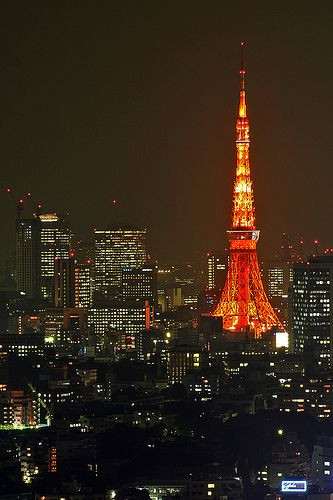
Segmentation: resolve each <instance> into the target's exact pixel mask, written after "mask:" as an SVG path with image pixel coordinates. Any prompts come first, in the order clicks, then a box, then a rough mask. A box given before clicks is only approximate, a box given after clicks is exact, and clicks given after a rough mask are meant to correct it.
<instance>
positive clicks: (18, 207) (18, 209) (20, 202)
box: [6, 187, 24, 219]
mask: <svg viewBox="0 0 333 500" xmlns="http://www.w3.org/2000/svg"><path fill="white" fill-rule="evenodd" d="M6 193H7V194H8V195H9V196H10V199H11V200H12V201H13V202H14V203H15V204H16V213H17V218H18V219H20V218H21V213H22V211H23V209H24V200H23V198H19V200H18V201H17V202H16V201H15V200H14V197H13V195H12V190H11V188H10V187H6Z"/></svg>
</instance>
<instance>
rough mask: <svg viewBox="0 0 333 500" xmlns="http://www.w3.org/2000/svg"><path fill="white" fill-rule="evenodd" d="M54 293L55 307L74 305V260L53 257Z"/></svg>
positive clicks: (71, 258)
mask: <svg viewBox="0 0 333 500" xmlns="http://www.w3.org/2000/svg"><path fill="white" fill-rule="evenodd" d="M54 288H55V293H54V305H55V306H56V307H75V260H74V258H73V257H70V258H69V259H57V258H56V259H55V286H54Z"/></svg>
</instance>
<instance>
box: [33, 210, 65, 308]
mask: <svg viewBox="0 0 333 500" xmlns="http://www.w3.org/2000/svg"><path fill="white" fill-rule="evenodd" d="M39 219H40V221H41V233H40V273H41V293H42V296H43V297H44V298H46V299H49V300H50V301H52V302H53V301H54V284H55V261H56V259H69V257H70V253H71V252H70V251H71V231H70V228H69V225H68V223H67V222H66V221H64V220H62V219H61V218H60V217H59V216H58V215H57V214H42V215H40V216H39Z"/></svg>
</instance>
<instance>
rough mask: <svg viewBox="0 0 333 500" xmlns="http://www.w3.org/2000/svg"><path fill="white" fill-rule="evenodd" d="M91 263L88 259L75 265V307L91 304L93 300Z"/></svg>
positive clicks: (86, 306)
mask: <svg viewBox="0 0 333 500" xmlns="http://www.w3.org/2000/svg"><path fill="white" fill-rule="evenodd" d="M93 285H94V280H93V265H92V262H91V261H90V260H88V261H86V262H85V263H83V264H77V265H76V267H75V307H84V308H85V309H88V307H91V306H92V301H93Z"/></svg>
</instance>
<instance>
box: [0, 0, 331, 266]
mask: <svg viewBox="0 0 333 500" xmlns="http://www.w3.org/2000/svg"><path fill="white" fill-rule="evenodd" d="M0 9H1V11H0V25H1V26H0V51H1V55H0V64H1V71H0V91H1V94H0V99H1V113H0V126H1V130H0V164H1V172H2V174H1V183H0V185H1V191H2V194H1V193H0V207H1V210H2V213H3V217H2V218H1V221H2V223H1V224H2V227H1V234H2V244H1V250H0V262H3V261H4V259H5V258H6V257H7V256H8V254H9V252H10V250H13V249H14V238H15V233H14V222H15V214H16V211H15V205H14V202H13V201H11V200H10V199H9V198H8V196H7V195H6V193H5V188H6V186H7V185H9V186H12V187H13V189H14V190H15V191H16V193H17V194H15V196H17V197H18V196H20V195H22V194H24V193H26V192H27V191H31V192H32V193H33V195H34V198H35V199H36V200H38V201H41V202H42V203H43V204H44V206H45V207H46V211H57V212H59V213H65V212H69V213H70V219H71V222H72V227H73V230H74V232H75V233H76V234H77V235H78V236H80V237H84V238H88V237H89V236H91V233H92V228H93V227H94V226H97V227H103V226H107V225H108V224H114V223H117V222H121V223H132V224H136V225H139V226H142V227H146V228H147V230H148V233H149V249H150V252H151V254H152V256H153V257H155V258H158V259H161V260H162V261H165V260H167V261H172V260H173V259H182V260H185V259H193V258H197V257H198V256H199V255H200V254H201V253H203V252H206V251H207V250H210V249H218V248H223V247H224V246H225V245H226V238H225V230H226V229H227V226H228V224H229V222H230V210H231V194H232V179H233V173H234V164H235V161H234V157H235V150H234V142H233V141H234V135H235V133H234V128H235V115H236V109H237V103H238V90H239V75H238V71H239V60H240V49H239V43H240V41H241V40H245V42H246V49H245V65H246V70H247V75H246V85H247V100H248V112H249V117H250V126H251V137H252V142H251V145H252V150H251V152H252V154H251V164H252V173H253V180H254V189H255V200H256V211H257V226H258V228H259V229H261V240H260V242H259V252H260V254H261V255H262V256H264V257H265V258H269V257H270V256H271V254H272V253H273V252H275V251H276V248H277V247H278V246H279V244H280V240H281V233H282V232H283V231H287V232H289V233H290V234H291V236H294V237H295V238H299V237H300V236H303V237H304V238H305V239H306V241H307V242H308V244H309V245H310V242H311V241H312V240H313V239H314V238H318V239H319V240H320V242H321V244H322V247H325V246H328V245H330V246H333V245H332V244H333V238H332V215H333V213H332V212H333V211H332V187H333V182H332V178H333V174H332V171H333V141H332V132H333V121H332V117H333V97H332V84H333V67H332V45H333V31H332V25H333V4H332V2H330V1H321V2H315V1H311V2H310V1H304V0H303V1H300V2H298V1H294V0H293V1H285V2H284V1H280V2H267V1H265V2H255V1H254V2H249V1H247V2H225V1H222V0H220V1H216V2H215V1H203V0H202V1H195V0H189V1H182V0H172V1H171V0H170V1H162V0H151V1H139V0H137V1H131V2H128V1H121V2H115V1H111V0H109V1H93V0H91V1H85V0H80V1H73V0H71V1H68V0H66V1H60V0H53V1H51V0H48V1H45V0H42V1H33V0H30V1H29V2H27V1H20V2H18V1H15V0H7V1H3V2H1V5H0ZM113 199H117V200H118V201H119V203H118V205H116V206H114V205H113V203H112V200H113ZM25 215H26V216H28V215H29V209H27V210H26V211H25Z"/></svg>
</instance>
